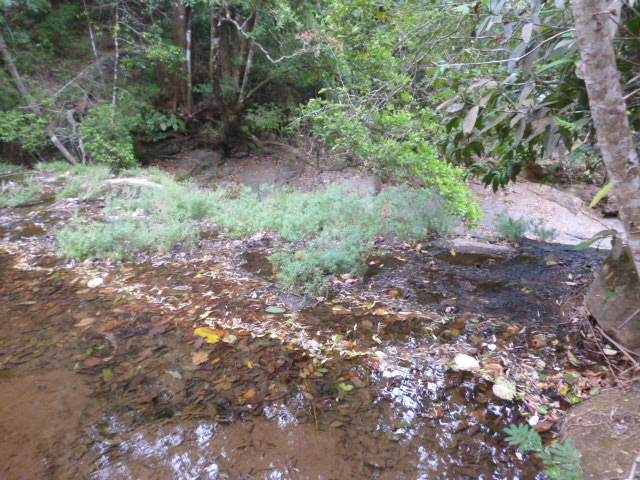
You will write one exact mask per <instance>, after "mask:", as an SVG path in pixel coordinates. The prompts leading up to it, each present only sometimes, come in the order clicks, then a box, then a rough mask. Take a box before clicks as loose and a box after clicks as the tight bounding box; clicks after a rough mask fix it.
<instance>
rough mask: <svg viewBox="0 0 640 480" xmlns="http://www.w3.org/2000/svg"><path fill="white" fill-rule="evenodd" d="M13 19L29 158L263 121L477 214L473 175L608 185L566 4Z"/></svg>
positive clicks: (10, 34)
mask: <svg viewBox="0 0 640 480" xmlns="http://www.w3.org/2000/svg"><path fill="white" fill-rule="evenodd" d="M613 21H616V22H617V25H618V27H617V37H616V47H617V51H618V54H619V69H620V72H621V74H622V76H623V82H624V88H625V93H627V94H628V95H627V97H628V101H629V102H630V103H629V108H630V113H631V115H630V120H631V123H632V126H633V127H634V128H635V129H636V130H637V128H638V126H639V122H640V117H639V116H638V114H637V95H634V94H633V93H634V92H635V91H637V89H638V86H639V84H640V76H639V75H638V68H637V66H638V58H637V52H638V51H640V49H638V48H637V47H638V34H639V32H640V17H639V16H638V15H637V12H636V11H635V10H634V9H633V8H632V7H631V6H630V5H627V4H626V3H625V2H623V6H622V7H621V11H620V12H617V16H616V17H615V18H613ZM0 31H1V32H2V33H3V37H4V38H5V40H6V43H7V51H8V53H9V54H10V55H12V57H13V60H11V61H9V57H6V55H5V57H3V62H4V66H5V67H7V68H4V69H2V73H1V74H0V85H1V86H2V87H3V91H5V92H6V95H4V96H3V98H2V99H0V108H1V109H2V110H3V115H2V117H1V119H0V141H1V142H3V143H2V144H1V146H2V147H3V150H4V151H6V152H15V148H16V147H19V148H20V149H21V150H20V152H21V157H22V159H23V160H22V161H23V162H27V163H29V162H31V161H33V160H32V159H40V158H47V157H51V156H55V155H57V153H56V151H55V150H54V149H53V147H52V145H51V143H50V137H51V132H54V133H55V134H56V135H58V136H59V138H60V139H61V142H62V144H63V145H65V146H66V147H67V148H68V149H69V150H70V152H71V154H72V155H73V156H75V158H76V159H77V160H78V161H79V162H80V163H87V162H96V163H105V164H110V165H112V166H119V167H127V166H131V165H134V164H136V163H138V162H139V161H140V152H141V150H140V146H141V145H142V144H143V143H144V142H147V143H148V142H149V141H156V142H157V141H163V140H167V139H171V138H179V137H180V136H181V135H183V134H188V135H189V136H191V137H197V138H199V139H200V141H201V142H202V143H203V144H206V145H210V146H212V147H214V148H222V149H223V150H224V151H225V152H228V151H232V150H233V149H235V148H238V147H240V148H241V149H246V148H247V147H248V146H251V145H252V144H253V142H254V141H257V139H256V138H255V137H254V135H257V136H258V137H260V138H263V139H270V140H284V141H286V142H289V143H291V144H293V145H296V146H298V147H304V150H306V151H309V152H317V154H328V153H330V154H331V155H333V156H335V157H336V158H338V160H340V159H342V160H343V161H351V162H353V161H356V162H359V163H361V164H363V165H365V166H367V167H368V168H369V169H371V170H372V171H374V172H376V173H377V174H378V175H380V176H381V177H387V176H395V177H398V178H400V179H405V180H409V181H417V182H419V183H421V184H422V185H424V186H426V187H428V188H431V189H434V190H436V191H437V192H438V193H440V194H441V195H442V196H443V197H444V198H445V199H446V200H447V201H448V203H449V211H450V212H451V213H453V214H456V215H460V216H462V217H464V218H466V219H468V220H471V221H476V220H478V218H479V211H478V208H477V206H476V205H475V204H474V202H473V200H472V196H471V194H470V193H469V191H468V190H467V188H466V187H465V185H464V178H465V176H467V175H469V174H471V175H480V176H482V178H483V181H484V182H485V183H486V184H487V185H491V186H493V188H494V189H497V188H499V187H500V186H503V185H505V184H506V183H507V182H509V181H512V180H514V179H515V178H516V177H517V175H518V174H519V173H520V172H521V171H522V170H523V169H525V168H531V166H532V165H534V164H535V163H536V162H542V163H543V164H544V166H545V168H544V169H539V170H541V171H542V172H543V174H544V175H553V174H557V173H559V172H560V171H561V170H562V169H564V170H565V172H564V173H565V174H566V173H567V171H570V172H571V173H572V174H574V175H576V174H577V175H579V176H581V177H582V178H589V177H592V178H593V179H594V180H595V181H597V182H598V183H602V182H603V181H605V174H604V171H603V170H602V168H601V166H600V169H599V164H600V163H601V162H600V161H599V158H598V157H597V155H594V153H595V152H596V150H594V146H595V136H594V134H593V131H592V126H591V120H590V116H589V108H588V100H587V96H586V93H585V88H584V82H583V80H582V79H581V73H580V67H581V66H580V60H579V55H578V50H577V46H576V40H575V31H574V29H573V19H572V15H571V8H570V5H569V2H566V1H565V0H554V1H553V2H543V1H542V0H518V1H510V2H505V1H500V0H481V1H478V2H464V1H460V0H455V1H454V0H432V1H430V2H428V3H426V4H425V3H424V2H418V1H416V0H402V1H391V0H381V1H378V2H370V1H366V0H340V1H338V0H329V1H324V2H320V1H319V0H300V1H296V2H283V1H280V0H268V1H261V2H247V1H238V2H221V1H216V0H118V1H115V2H112V1H110V2H107V1H105V0H86V1H83V2H80V1H67V2H50V1H48V0H30V1H28V2H17V1H14V0H2V2H0ZM3 55H4V53H3ZM11 63H13V64H15V67H16V71H17V72H18V74H19V75H21V76H22V77H23V78H24V80H25V84H26V86H27V88H28V95H29V97H28V98H24V95H23V93H24V92H21V91H20V89H19V88H17V86H16V83H15V78H14V75H13V73H12V74H10V68H9V64H11ZM34 104H36V105H38V106H39V107H40V108H39V109H38V110H36V111H34V110H33V108H30V106H32V105H34ZM301 149H302V148H301ZM575 165H577V167H574V166H575Z"/></svg>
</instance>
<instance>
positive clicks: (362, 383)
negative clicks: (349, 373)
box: [351, 377, 367, 388]
mask: <svg viewBox="0 0 640 480" xmlns="http://www.w3.org/2000/svg"><path fill="white" fill-rule="evenodd" d="M351 383H353V384H354V385H355V386H356V387H358V388H363V387H366V386H367V382H365V381H364V380H362V379H360V378H358V377H351Z"/></svg>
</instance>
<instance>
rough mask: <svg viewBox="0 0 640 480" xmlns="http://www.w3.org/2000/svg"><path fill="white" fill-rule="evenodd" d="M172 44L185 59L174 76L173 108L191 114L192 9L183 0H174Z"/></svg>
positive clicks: (187, 114)
mask: <svg viewBox="0 0 640 480" xmlns="http://www.w3.org/2000/svg"><path fill="white" fill-rule="evenodd" d="M173 7H174V8H173V9H174V24H173V44H174V45H176V46H178V47H180V48H181V49H182V52H183V54H184V58H185V61H184V62H183V63H182V65H181V67H180V73H179V74H178V75H176V76H175V82H176V84H177V88H176V90H175V94H174V98H173V109H174V110H181V111H182V112H183V113H184V114H185V115H186V116H188V117H190V116H191V115H192V114H193V83H192V82H193V57H192V44H191V43H192V19H193V9H192V8H191V7H189V6H187V5H185V3H184V1H183V0H175V3H174V4H173Z"/></svg>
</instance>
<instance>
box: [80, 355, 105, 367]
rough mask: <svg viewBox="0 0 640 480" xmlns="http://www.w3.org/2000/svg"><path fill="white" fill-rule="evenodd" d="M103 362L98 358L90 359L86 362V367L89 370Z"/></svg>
mask: <svg viewBox="0 0 640 480" xmlns="http://www.w3.org/2000/svg"><path fill="white" fill-rule="evenodd" d="M101 361H102V359H101V358H98V357H89V358H87V359H86V360H85V361H84V366H85V367H87V368H91V367H95V366H96V365H98V364H99V363H100V362H101Z"/></svg>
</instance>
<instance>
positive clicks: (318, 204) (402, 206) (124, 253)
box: [58, 167, 454, 294]
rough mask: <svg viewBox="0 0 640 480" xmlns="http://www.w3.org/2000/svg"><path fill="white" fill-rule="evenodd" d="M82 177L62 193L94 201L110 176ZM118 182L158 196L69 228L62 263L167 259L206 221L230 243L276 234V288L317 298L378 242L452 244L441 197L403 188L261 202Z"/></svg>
mask: <svg viewBox="0 0 640 480" xmlns="http://www.w3.org/2000/svg"><path fill="white" fill-rule="evenodd" d="M80 170H83V169H74V170H73V172H74V176H73V177H71V180H70V183H69V185H68V186H67V187H65V188H64V189H63V192H69V191H71V192H74V194H75V195H79V194H82V193H84V195H90V192H91V188H89V187H87V185H88V184H89V183H91V179H93V180H95V179H98V180H100V184H101V180H102V179H104V177H105V176H107V175H108V174H109V172H108V169H106V168H104V167H102V170H100V169H99V168H98V167H92V168H87V167H84V170H83V171H80ZM121 173H123V174H125V175H136V176H145V177H146V178H147V179H149V180H151V181H154V182H156V183H158V184H160V185H161V188H154V187H148V186H135V187H132V186H124V187H113V189H112V190H111V191H110V192H109V193H108V194H107V196H106V198H105V202H106V207H105V209H104V214H105V215H106V217H107V218H108V219H110V220H109V221H108V222H106V223H99V224H94V225H86V224H84V223H83V222H82V221H80V220H76V221H74V222H72V224H71V225H69V226H68V227H67V228H65V229H63V230H62V231H60V232H59V233H58V248H59V253H60V255H63V256H70V257H73V258H76V259H79V260H81V259H84V258H100V257H105V256H108V257H111V258H116V259H123V258H128V257H131V256H133V255H134V254H135V252H137V251H142V250H147V251H156V250H161V251H168V250H170V249H171V248H173V246H174V245H175V244H177V243H191V242H192V241H194V240H195V238H196V230H195V227H194V222H195V221H197V220H202V219H208V220H210V221H212V222H214V223H216V224H218V225H220V226H222V227H224V228H226V230H227V232H228V233H229V234H230V235H231V236H233V237H243V236H249V235H253V234H255V233H258V232H264V231H269V232H272V233H273V234H275V235H276V236H277V238H278V239H279V244H278V247H277V249H278V252H277V253H275V254H274V255H273V256H272V257H271V261H272V262H273V264H274V266H275V268H276V269H277V270H278V272H277V280H278V284H279V285H280V286H282V287H283V288H288V289H294V290H298V291H301V292H303V293H305V294H313V293H315V292H317V291H319V290H321V289H322V288H323V287H324V285H325V284H326V282H327V281H328V280H329V278H330V277H331V275H333V274H335V273H346V272H351V273H355V274H359V273H362V272H363V271H364V269H365V267H366V258H367V256H368V254H369V252H370V251H371V250H372V249H373V248H374V245H373V243H374V240H375V239H376V238H377V237H379V236H392V237H394V238H396V239H398V240H404V239H406V238H409V237H414V238H422V237H425V236H426V235H428V234H431V233H437V234H440V235H447V234H450V233H451V232H452V230H453V226H454V221H453V219H452V218H451V217H450V216H448V215H447V214H445V213H444V210H443V208H442V206H441V205H442V201H441V200H440V199H439V198H437V197H435V196H433V195H431V194H429V193H428V192H426V191H424V190H417V191H415V190H411V189H409V188H407V187H395V188H391V189H388V190H385V191H384V192H381V193H380V194H379V195H377V196H375V197H371V198H368V197H363V196H360V195H358V194H356V193H352V192H349V191H348V190H347V189H346V188H345V187H341V186H334V187H331V188H329V189H328V190H326V191H320V192H312V193H310V192H294V191H288V190H279V191H274V192H271V194H270V195H267V196H266V197H265V196H264V194H265V193H267V192H261V194H258V193H256V192H253V191H251V190H250V189H248V188H247V189H243V190H240V191H237V192H233V191H231V190H224V189H219V190H215V191H205V190H201V189H198V188H197V187H196V186H195V185H194V184H193V183H185V184H180V183H177V182H176V181H175V180H173V179H172V178H171V177H169V176H168V175H167V174H165V173H163V172H160V171H159V170H154V169H150V170H139V169H129V170H125V171H123V172H121ZM94 190H95V189H94ZM78 191H79V192H80V193H77V192H78ZM262 197H264V198H262Z"/></svg>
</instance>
